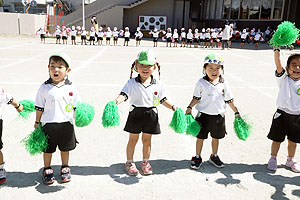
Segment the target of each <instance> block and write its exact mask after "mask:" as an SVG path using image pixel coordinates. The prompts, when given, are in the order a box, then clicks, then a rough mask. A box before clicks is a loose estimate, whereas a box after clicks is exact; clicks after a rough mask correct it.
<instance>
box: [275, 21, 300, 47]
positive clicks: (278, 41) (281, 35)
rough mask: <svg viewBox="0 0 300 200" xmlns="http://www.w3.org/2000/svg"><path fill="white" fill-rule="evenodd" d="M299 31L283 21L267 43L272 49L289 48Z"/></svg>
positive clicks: (292, 24)
mask: <svg viewBox="0 0 300 200" xmlns="http://www.w3.org/2000/svg"><path fill="white" fill-rule="evenodd" d="M299 31H300V30H299V29H297V28H296V27H295V24H294V23H292V22H289V21H284V22H282V23H281V24H279V25H278V27H277V30H276V32H275V33H274V35H273V37H272V39H271V40H270V41H269V43H270V44H271V45H272V46H274V47H280V46H286V45H287V46H290V45H291V44H293V43H295V42H296V40H297V37H298V36H299Z"/></svg>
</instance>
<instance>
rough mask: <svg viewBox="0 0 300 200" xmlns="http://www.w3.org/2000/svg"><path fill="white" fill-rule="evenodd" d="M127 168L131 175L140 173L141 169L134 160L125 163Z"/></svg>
mask: <svg viewBox="0 0 300 200" xmlns="http://www.w3.org/2000/svg"><path fill="white" fill-rule="evenodd" d="M125 169H126V171H127V172H128V174H129V175H130V176H136V175H138V174H139V171H138V170H137V168H136V166H135V164H134V163H133V162H130V163H125Z"/></svg>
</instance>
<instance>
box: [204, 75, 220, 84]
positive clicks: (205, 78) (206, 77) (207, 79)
mask: <svg viewBox="0 0 300 200" xmlns="http://www.w3.org/2000/svg"><path fill="white" fill-rule="evenodd" d="M203 79H204V80H206V81H208V82H210V81H209V78H208V76H207V75H205V76H204V77H203ZM210 83H211V82H210ZM219 83H224V78H223V77H222V75H220V78H219Z"/></svg>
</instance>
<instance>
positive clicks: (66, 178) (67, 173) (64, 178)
mask: <svg viewBox="0 0 300 200" xmlns="http://www.w3.org/2000/svg"><path fill="white" fill-rule="evenodd" d="M60 178H61V182H62V183H67V182H70V181H71V169H70V167H69V166H64V167H61V169H60Z"/></svg>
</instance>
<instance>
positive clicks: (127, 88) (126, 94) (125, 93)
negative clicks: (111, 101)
mask: <svg viewBox="0 0 300 200" xmlns="http://www.w3.org/2000/svg"><path fill="white" fill-rule="evenodd" d="M130 80H131V79H130ZM130 80H129V81H127V83H126V84H125V86H124V87H123V89H122V90H121V92H120V95H123V96H124V97H125V101H126V100H127V99H128V98H129V97H130V96H131V89H130Z"/></svg>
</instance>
